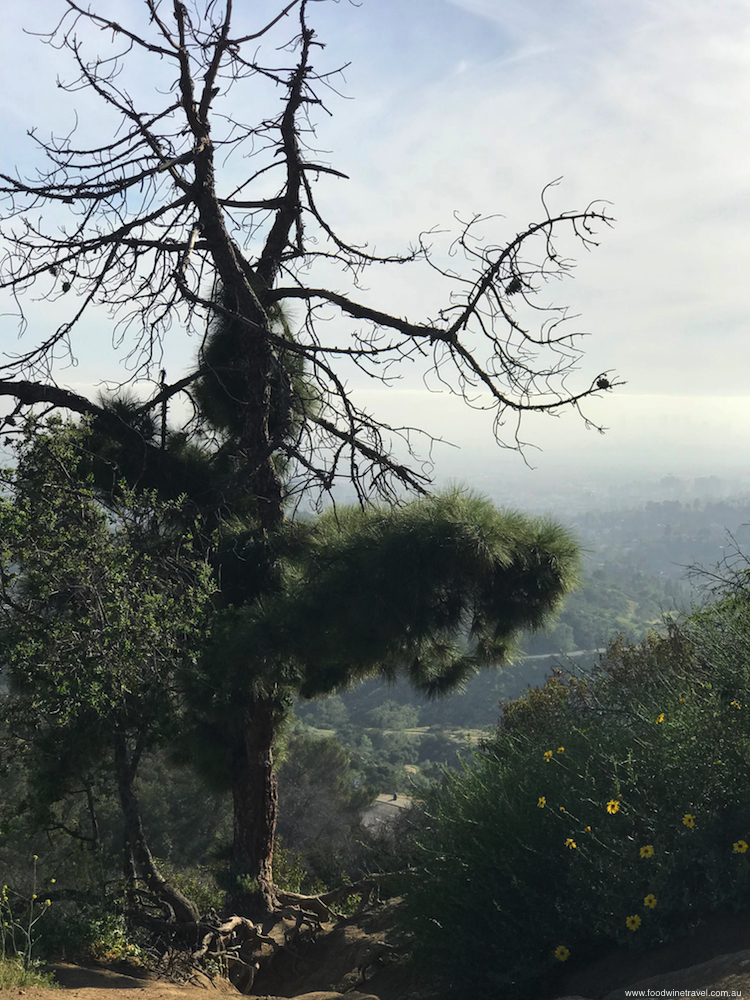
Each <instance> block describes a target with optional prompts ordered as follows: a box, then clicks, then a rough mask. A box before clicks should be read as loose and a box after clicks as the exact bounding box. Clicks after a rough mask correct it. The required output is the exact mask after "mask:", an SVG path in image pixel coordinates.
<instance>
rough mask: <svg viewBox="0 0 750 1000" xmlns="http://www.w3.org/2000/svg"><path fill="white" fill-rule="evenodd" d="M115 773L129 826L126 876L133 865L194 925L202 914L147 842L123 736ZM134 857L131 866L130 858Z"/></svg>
mask: <svg viewBox="0 0 750 1000" xmlns="http://www.w3.org/2000/svg"><path fill="white" fill-rule="evenodd" d="M114 747H115V774H116V776H117V791H118V794H119V796H120V807H121V809H122V816H123V820H124V823H125V845H126V861H125V870H126V877H127V873H128V869H129V867H130V866H132V862H135V865H136V867H137V869H138V872H139V873H140V876H141V878H142V879H143V880H144V881H145V883H146V885H147V886H148V888H149V890H150V891H151V892H153V893H154V895H155V896H157V897H158V898H159V899H160V900H162V901H163V902H165V903H167V904H168V905H169V906H170V907H171V908H172V911H173V912H174V915H175V918H176V920H177V921H178V922H180V923H191V922H194V921H197V920H198V919H199V916H200V914H199V913H198V908H197V907H196V906H195V904H194V903H191V901H190V900H189V899H188V898H187V897H186V896H183V894H182V893H181V892H180V890H179V889H176V888H175V887H174V886H173V885H170V883H169V882H167V880H166V879H165V878H164V876H163V875H162V874H161V872H160V871H159V869H158V867H157V865H156V862H155V861H154V858H153V855H152V854H151V851H150V850H149V846H148V844H147V843H146V837H145V835H144V833H143V823H142V821H141V811H140V809H139V807H138V800H137V799H136V797H135V792H134V791H133V781H134V779H135V768H134V766H133V764H132V761H131V760H130V759H129V754H128V747H127V742H126V740H125V738H124V737H123V736H119V735H117V736H116V737H115V745H114ZM128 853H129V856H130V859H132V860H130V864H129V863H128V862H129V859H128Z"/></svg>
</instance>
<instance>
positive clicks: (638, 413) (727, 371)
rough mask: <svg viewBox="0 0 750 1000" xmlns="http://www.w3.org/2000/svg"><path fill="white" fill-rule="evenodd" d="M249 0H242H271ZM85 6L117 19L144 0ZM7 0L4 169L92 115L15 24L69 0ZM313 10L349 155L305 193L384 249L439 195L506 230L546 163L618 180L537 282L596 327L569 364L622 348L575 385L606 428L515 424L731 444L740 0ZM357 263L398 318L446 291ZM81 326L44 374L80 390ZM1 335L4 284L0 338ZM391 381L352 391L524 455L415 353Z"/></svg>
mask: <svg viewBox="0 0 750 1000" xmlns="http://www.w3.org/2000/svg"><path fill="white" fill-rule="evenodd" d="M248 3H249V0H243V2H242V3H241V4H237V7H238V9H240V8H243V9H249V7H252V9H253V10H259V11H263V12H265V11H267V12H273V11H275V10H276V9H277V8H279V7H281V6H282V5H281V3H278V4H277V3H275V2H272V0H262V2H260V3H253V4H251V5H249V7H248ZM92 6H93V7H94V8H96V9H101V10H102V11H103V12H106V14H107V16H109V17H112V19H113V20H120V21H122V22H123V23H125V22H127V20H128V18H129V17H130V16H131V15H135V16H136V17H137V16H140V7H141V6H142V5H141V4H140V2H139V0H118V2H115V0H92ZM2 7H3V12H2V13H3V22H4V30H3V33H2V36H0V118H1V119H2V135H3V142H2V149H1V150H0V170H2V171H3V172H10V171H11V169H12V167H13V165H14V164H19V165H21V167H23V168H27V169H28V168H29V167H30V166H31V165H32V164H33V162H34V152H33V147H32V146H31V145H30V144H29V141H28V139H27V138H26V135H25V133H26V129H27V128H29V127H31V126H36V127H38V129H39V132H40V134H42V135H47V134H49V132H51V131H53V130H54V131H57V132H60V131H65V130H66V129H67V128H69V127H70V125H71V124H72V122H73V114H72V109H73V108H74V107H75V108H77V110H78V112H79V114H80V117H81V120H82V121H85V123H86V124H85V126H84V128H85V129H86V131H90V132H91V134H94V133H95V131H96V128H95V127H96V126H97V125H98V124H99V123H103V122H105V121H106V119H105V118H104V117H103V116H102V113H101V110H100V109H99V108H98V107H97V105H96V104H95V103H94V102H93V101H92V100H91V99H90V98H89V97H88V96H86V95H79V97H78V98H77V99H75V100H74V99H72V98H70V97H69V96H66V95H64V94H63V93H62V92H61V91H59V90H58V89H57V88H56V87H55V78H56V76H57V75H58V74H59V75H61V76H66V75H67V76H70V72H69V63H68V62H67V58H66V56H65V54H64V53H56V52H55V51H54V50H51V49H49V48H45V47H42V46H41V45H40V44H39V42H38V40H36V39H34V38H30V37H28V36H25V35H23V34H22V31H21V29H22V27H23V26H26V27H29V28H32V29H34V30H42V29H43V28H45V27H52V26H53V24H54V23H55V22H56V20H57V17H58V13H59V11H60V10H61V9H62V5H61V4H60V3H58V2H57V0H35V2H34V4H33V6H32V5H25V4H21V3H14V2H13V0H4V3H3V4H2ZM310 19H311V22H312V24H313V26H314V27H316V29H317V30H318V31H319V37H320V39H321V40H322V41H325V42H326V43H327V48H326V50H325V53H323V54H322V55H321V57H320V58H321V60H322V62H321V65H324V64H325V65H328V66H330V67H333V66H334V65H336V64H337V63H343V62H351V66H350V67H349V68H348V69H347V70H346V72H345V74H344V79H343V80H342V81H341V82H340V84H339V85H338V88H339V90H340V93H341V94H342V95H343V97H338V96H337V95H336V94H333V93H331V94H330V95H329V100H328V107H329V109H330V110H331V112H332V113H333V117H330V118H329V117H328V116H327V115H323V114H321V116H320V119H319V129H318V136H317V141H318V145H319V146H320V147H322V148H324V149H326V150H330V155H329V157H328V159H329V162H331V163H332V165H334V166H335V167H337V168H338V169H340V170H343V171H344V172H345V173H347V174H349V175H350V177H351V180H350V181H348V182H346V181H330V182H329V181H326V182H321V185H320V192H321V193H320V194H319V196H318V197H319V199H320V201H321V204H322V206H323V207H324V209H325V212H326V214H327V215H328V216H329V217H330V218H331V219H332V220H333V221H334V222H335V223H336V225H337V226H338V227H339V228H340V229H341V231H342V233H343V234H344V235H346V236H347V237H349V238H351V239H354V240H358V241H360V242H361V241H363V240H368V241H369V242H370V244H371V245H374V246H375V247H376V248H377V249H378V250H379V251H386V250H399V249H403V248H405V247H406V246H407V245H408V244H409V242H410V241H412V240H414V239H415V237H416V236H417V234H418V233H419V232H420V231H423V230H427V229H430V228H431V227H439V228H441V229H448V228H450V227H451V226H454V227H455V222H454V219H453V213H454V211H455V212H458V213H459V215H460V216H462V217H467V216H470V215H472V214H474V213H482V214H498V215H501V216H503V218H499V219H498V220H497V221H496V223H494V224H493V226H494V227H496V228H493V229H491V230H490V231H489V235H491V238H492V239H493V240H496V241H500V239H502V238H503V237H506V238H510V237H512V236H513V235H514V234H515V233H516V232H518V231H519V230H521V229H523V228H524V226H525V225H526V224H527V223H529V222H531V221H533V220H534V219H535V218H537V217H538V216H539V195H540V192H541V190H542V188H543V187H544V185H545V184H547V183H548V182H549V181H551V180H553V179H554V178H557V177H559V176H560V175H563V178H564V179H563V181H562V183H561V184H560V186H559V187H558V188H557V189H556V191H555V193H554V196H553V198H552V201H551V204H552V206H553V207H554V208H557V209H560V210H565V209H575V208H583V207H585V205H586V204H587V203H588V202H589V201H590V200H592V199H595V198H605V199H608V200H609V201H611V202H612V208H611V210H612V213H613V214H614V216H615V217H616V219H617V225H616V227H615V228H614V229H613V230H611V231H606V230H605V231H603V232H602V234H601V245H600V246H599V248H598V249H597V250H596V251H595V252H593V253H591V254H586V253H583V254H582V255H581V254H579V255H578V267H577V269H576V272H575V279H574V280H571V281H567V282H565V283H563V284H560V285H555V287H554V288H553V289H551V290H550V298H551V299H554V300H555V301H556V302H558V303H563V304H565V303H567V304H570V305H571V307H572V311H574V312H576V313H580V319H579V320H578V321H577V328H578V329H580V330H583V331H586V332H588V333H589V334H590V336H589V337H588V338H587V340H586V344H585V348H586V356H585V358H584V359H583V362H582V366H581V375H580V377H581V383H582V384H583V385H587V384H589V383H590V380H591V378H592V377H593V376H594V375H596V374H597V373H598V372H600V371H602V370H604V369H615V370H616V371H617V373H618V374H619V375H620V376H621V377H622V378H624V379H626V380H627V382H628V385H627V386H626V388H625V389H621V390H619V391H618V393H617V398H615V396H614V395H613V394H607V395H606V397H605V398H604V399H602V401H601V402H598V403H596V404H595V406H594V407H593V408H592V416H594V417H595V419H597V420H601V421H602V422H603V423H604V424H605V425H607V426H609V427H610V428H611V431H610V432H609V434H607V435H605V436H604V437H601V436H600V435H598V434H595V433H592V432H590V431H586V429H585V428H584V427H583V426H582V425H580V424H577V423H576V421H575V419H573V418H572V416H570V415H566V417H565V418H564V419H562V420H559V421H551V420H536V421H534V422H530V423H529V424H528V425H527V428H526V431H525V435H524V436H525V437H526V439H528V440H531V441H534V442H536V443H538V444H541V445H542V446H543V447H544V448H545V451H544V453H543V455H542V456H537V455H534V456H533V462H534V464H537V465H540V464H543V463H544V461H546V460H547V459H548V457H549V460H550V461H551V460H552V457H553V456H555V459H556V460H559V459H560V458H561V457H565V460H566V461H569V462H575V461H577V460H580V461H581V462H584V461H585V463H586V464H587V465H588V464H590V463H596V462H599V461H601V462H602V463H605V464H614V463H615V462H620V461H622V462H630V461H636V460H637V459H638V457H639V456H640V457H641V458H644V459H645V458H647V459H648V464H649V465H662V464H663V465H664V466H665V467H669V469H673V468H674V469H676V468H679V467H680V466H681V465H684V464H685V463H686V462H688V463H689V462H690V461H691V460H693V459H700V460H701V461H702V462H705V463H708V464H709V465H710V464H711V462H712V461H715V462H716V464H717V466H718V465H721V464H724V463H725V462H726V461H728V460H729V459H730V458H731V460H732V462H742V461H744V457H745V456H746V455H747V454H748V451H750V449H749V448H748V444H747V435H748V430H750V428H749V427H748V420H747V417H748V416H749V415H750V406H748V393H747V390H746V380H747V365H746V358H747V354H748V352H747V346H746V345H747V330H746V325H747V312H748V302H747V294H746V289H747V287H748V281H747V279H746V277H745V272H746V270H747V267H748V260H749V259H750V171H749V170H748V162H749V160H750V115H749V114H748V108H749V107H750V0H737V2H733V0H722V2H720V3H717V2H716V0H679V2H677V0H621V2H618V3H610V2H605V0H450V2H449V0H362V2H361V3H359V4H358V5H357V6H354V5H353V4H351V3H349V2H348V0H340V2H338V3H334V2H325V3H315V4H311V16H310ZM142 82H150V77H149V76H148V74H145V75H144V77H143V80H142ZM251 88H252V84H248V90H247V94H248V100H253V99H254V98H253V94H252V92H251ZM100 116H101V117H100ZM106 138H108V137H107V136H106V135H105V136H103V137H102V141H105V140H106ZM368 283H369V284H370V285H371V288H372V291H371V293H370V294H371V295H372V296H373V297H374V296H375V295H376V294H377V296H378V300H379V302H380V304H381V306H382V307H383V308H384V309H386V310H388V311H392V312H396V313H397V314H403V315H408V316H409V317H410V318H411V319H416V320H419V319H422V318H424V317H426V316H427V315H434V314H435V313H436V311H437V308H438V307H439V306H440V305H441V304H442V303H441V302H437V301H434V300H433V299H432V298H431V296H433V295H434V287H433V286H432V285H431V283H430V281H429V280H428V278H427V276H426V275H424V274H422V273H412V274H408V273H406V272H405V271H403V270H401V271H399V272H398V273H396V274H395V275H393V276H392V277H385V276H383V275H377V276H373V277H372V280H370V279H368ZM41 315H42V316H43V314H41ZM52 319H53V317H52V316H49V315H47V316H46V321H47V322H49V323H51V322H52ZM44 321H45V319H44V316H43V318H42V320H40V322H41V323H42V324H43V323H44ZM103 325H105V326H106V323H105V321H104V320H103ZM40 332H41V333H44V332H45V331H44V330H42V331H40ZM46 332H49V331H46ZM88 337H90V342H89V343H87V345H86V347H85V348H83V349H79V357H80V365H79V367H78V368H77V369H74V370H70V371H69V372H67V373H61V375H60V381H61V382H63V383H67V384H69V385H71V386H74V387H75V388H77V389H78V390H79V391H80V390H82V389H86V388H87V387H89V386H90V384H91V382H92V381H94V379H95V378H96V376H97V374H98V373H99V371H100V369H99V368H97V364H98V363H99V361H100V359H101V357H102V356H103V355H102V354H101V350H102V348H101V343H102V339H103V338H102V334H101V331H97V332H95V331H94V330H93V328H91V329H90V331H89V333H88ZM14 338H15V328H14V326H13V325H12V323H11V322H10V320H9V319H8V317H7V309H6V308H5V306H4V305H3V307H2V308H0V346H2V347H3V348H4V349H5V348H6V345H8V344H10V345H11V347H12V346H13V343H14ZM108 363H111V362H108ZM186 363H187V358H186V357H185V356H184V352H183V355H182V356H180V355H179V354H175V355H174V361H173V365H177V366H179V365H180V364H183V365H184V364H186ZM108 374H109V375H110V376H111V377H116V374H117V372H116V370H115V368H114V367H112V368H110V370H109V372H108ZM177 374H178V372H177V371H175V372H174V375H175V377H176V376H177ZM171 375H172V371H170V376H171ZM401 388H402V391H401V392H400V394H399V393H398V392H397V391H396V390H397V387H396V388H395V389H394V390H390V391H389V392H387V393H383V394H380V395H378V394H377V393H376V392H374V391H373V390H372V389H370V390H368V394H367V404H368V405H369V406H371V408H372V409H373V410H375V409H376V407H377V408H380V407H381V406H385V407H387V408H390V409H388V412H392V413H393V414H394V417H395V418H396V419H403V420H404V422H407V423H414V424H424V425H425V426H428V427H429V428H430V429H433V428H434V429H435V430H436V431H437V432H438V433H439V434H444V435H445V436H448V437H452V438H453V439H454V440H456V441H457V442H458V443H461V444H463V445H464V447H465V455H464V457H465V458H468V457H469V455H470V454H474V453H476V454H477V456H478V457H477V461H478V462H479V463H481V462H482V461H483V458H482V456H485V459H484V460H485V461H490V460H491V461H492V462H498V463H503V464H507V463H510V464H511V465H512V464H513V463H514V462H516V461H517V459H515V458H514V456H512V455H510V454H508V453H494V452H491V451H490V446H491V435H490V430H489V427H490V422H489V420H487V419H485V420H484V421H482V420H481V419H478V418H477V417H476V416H475V415H470V417H467V416H466V414H465V413H464V411H463V410H462V409H461V408H460V407H458V406H452V405H450V404H449V403H448V402H446V401H445V400H444V399H443V398H442V397H440V398H436V397H434V396H429V397H428V396H425V395H424V394H423V392H422V391H421V390H422V385H421V382H419V380H412V379H411V378H410V377H409V375H408V373H407V377H406V378H405V381H404V383H403V385H402V387H401ZM485 418H486V415H485ZM441 454H445V456H446V457H445V459H440V461H445V462H446V463H449V462H450V454H451V453H450V452H449V450H448V449H445V450H444V452H442V453H441ZM749 457H750V456H749ZM445 468H446V469H449V465H446V467H445Z"/></svg>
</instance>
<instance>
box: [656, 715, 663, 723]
mask: <svg viewBox="0 0 750 1000" xmlns="http://www.w3.org/2000/svg"><path fill="white" fill-rule="evenodd" d="M660 722H664V712H662V713H661V714H660V715H657V716H656V724H657V726H658V725H659V723H660Z"/></svg>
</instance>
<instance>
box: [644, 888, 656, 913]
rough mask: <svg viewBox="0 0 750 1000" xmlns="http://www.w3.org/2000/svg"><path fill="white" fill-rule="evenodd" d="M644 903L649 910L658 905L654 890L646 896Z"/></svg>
mask: <svg viewBox="0 0 750 1000" xmlns="http://www.w3.org/2000/svg"><path fill="white" fill-rule="evenodd" d="M643 904H644V906H647V907H648V908H649V910H653V908H654V907H655V906H656V896H655V895H654V894H653V892H650V893H649V894H648V896H646V898H645V899H644V900H643Z"/></svg>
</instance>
